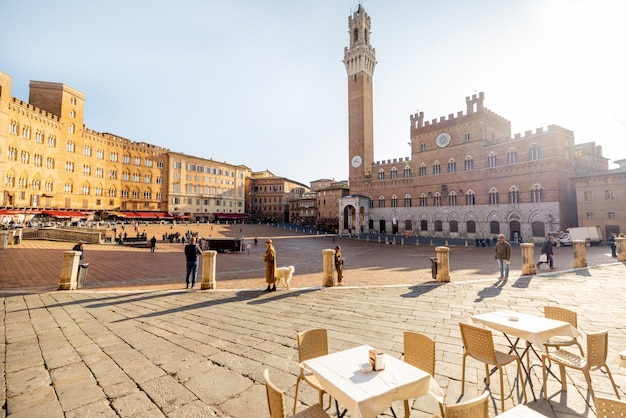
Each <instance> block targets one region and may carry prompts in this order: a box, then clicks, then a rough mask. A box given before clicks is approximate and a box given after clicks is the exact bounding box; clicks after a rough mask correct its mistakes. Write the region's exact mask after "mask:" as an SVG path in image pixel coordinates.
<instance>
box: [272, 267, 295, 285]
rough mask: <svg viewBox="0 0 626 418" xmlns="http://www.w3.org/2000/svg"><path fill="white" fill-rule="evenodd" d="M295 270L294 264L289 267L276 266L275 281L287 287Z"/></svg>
mask: <svg viewBox="0 0 626 418" xmlns="http://www.w3.org/2000/svg"><path fill="white" fill-rule="evenodd" d="M294 271H296V268H295V267H294V266H289V267H277V268H276V281H277V282H280V283H281V284H282V285H283V286H284V287H286V288H287V289H289V283H291V278H292V277H293V272H294Z"/></svg>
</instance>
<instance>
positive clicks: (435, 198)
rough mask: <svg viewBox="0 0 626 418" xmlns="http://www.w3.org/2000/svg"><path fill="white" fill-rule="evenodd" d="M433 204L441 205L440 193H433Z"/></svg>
mask: <svg viewBox="0 0 626 418" xmlns="http://www.w3.org/2000/svg"><path fill="white" fill-rule="evenodd" d="M433 204H434V205H435V206H441V193H439V192H437V193H435V195H434V196H433Z"/></svg>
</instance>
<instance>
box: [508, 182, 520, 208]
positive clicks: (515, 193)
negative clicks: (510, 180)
mask: <svg viewBox="0 0 626 418" xmlns="http://www.w3.org/2000/svg"><path fill="white" fill-rule="evenodd" d="M509 203H513V204H517V203H519V190H518V189H517V187H515V186H513V187H511V189H510V190H509Z"/></svg>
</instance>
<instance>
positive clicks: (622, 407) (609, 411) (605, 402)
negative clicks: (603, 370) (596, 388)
mask: <svg viewBox="0 0 626 418" xmlns="http://www.w3.org/2000/svg"><path fill="white" fill-rule="evenodd" d="M593 401H594V402H595V404H596V415H597V416H598V418H622V417H625V416H626V402H625V401H622V400H619V399H610V398H603V397H601V396H596V397H595V398H594V400H593Z"/></svg>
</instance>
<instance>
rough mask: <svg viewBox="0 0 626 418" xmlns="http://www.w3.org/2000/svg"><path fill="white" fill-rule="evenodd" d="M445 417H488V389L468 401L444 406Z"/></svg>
mask: <svg viewBox="0 0 626 418" xmlns="http://www.w3.org/2000/svg"><path fill="white" fill-rule="evenodd" d="M445 411H446V412H445V414H444V416H445V417H446V418H488V417H489V391H488V390H486V391H484V392H483V393H482V394H481V395H480V396H478V397H476V398H474V399H470V400H469V401H464V402H460V403H457V404H454V405H446V406H445Z"/></svg>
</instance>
